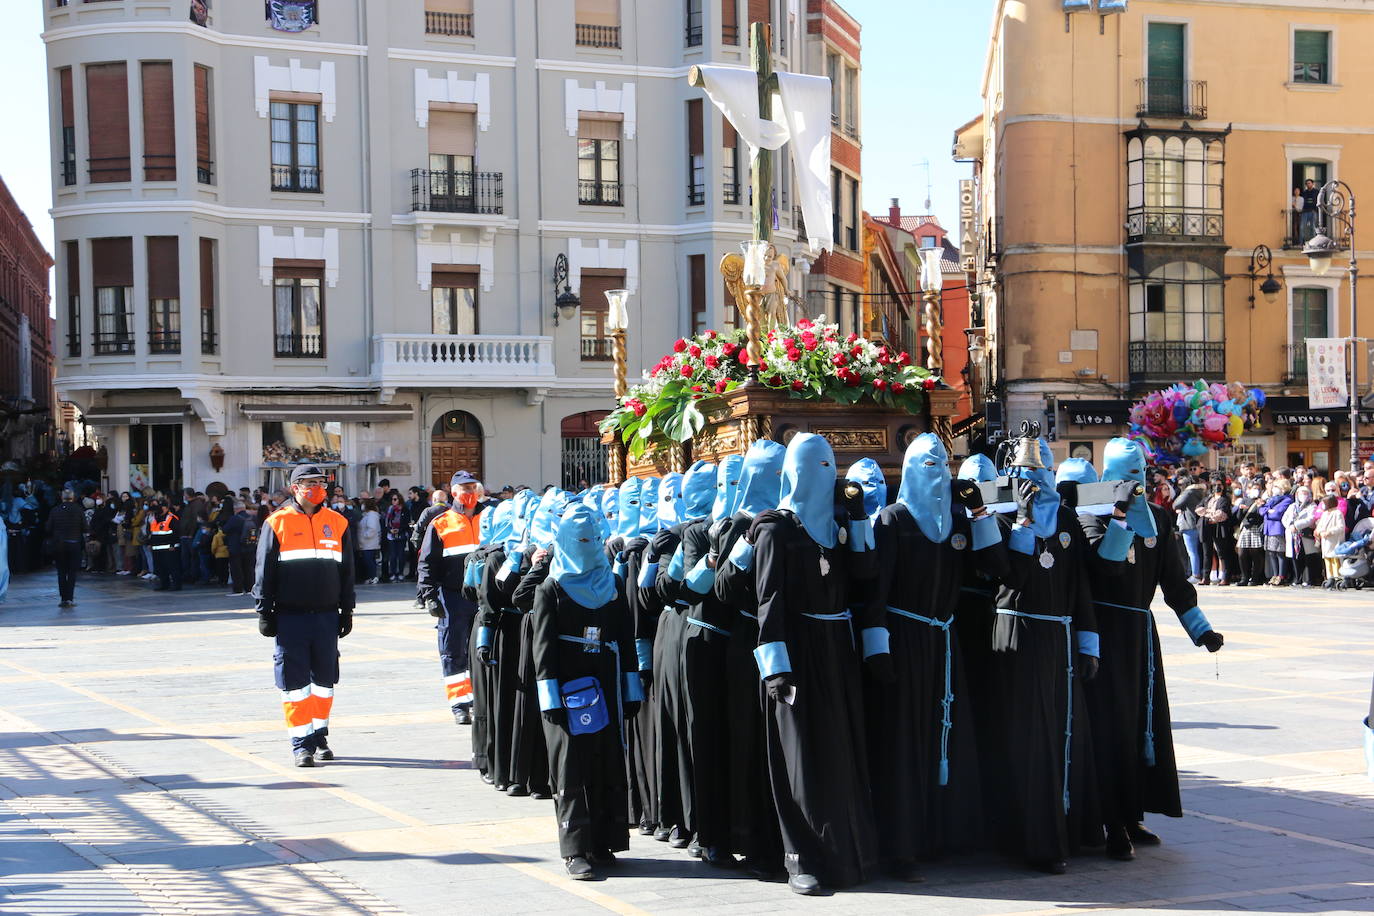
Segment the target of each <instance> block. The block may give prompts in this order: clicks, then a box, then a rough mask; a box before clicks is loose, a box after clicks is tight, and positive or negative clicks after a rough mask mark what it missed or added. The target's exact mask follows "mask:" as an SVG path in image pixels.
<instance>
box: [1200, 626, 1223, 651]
mask: <svg viewBox="0 0 1374 916" xmlns="http://www.w3.org/2000/svg"><path fill="white" fill-rule="evenodd" d="M1202 644H1203V645H1204V646H1206V647H1207V651H1208V652H1216V651H1217V650H1218V649H1220V648H1221V647H1222V646H1224V645H1226V640H1225V639H1223V638H1222V636H1221V634H1220V633H1218V632H1217V631H1216V630H1208V631H1207V632H1206V633H1203V634H1202Z"/></svg>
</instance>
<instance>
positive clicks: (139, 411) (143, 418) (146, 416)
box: [82, 404, 191, 426]
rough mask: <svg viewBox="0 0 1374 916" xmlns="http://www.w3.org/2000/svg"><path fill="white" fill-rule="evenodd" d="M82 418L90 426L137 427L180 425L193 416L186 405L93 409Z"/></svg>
mask: <svg viewBox="0 0 1374 916" xmlns="http://www.w3.org/2000/svg"><path fill="white" fill-rule="evenodd" d="M82 416H83V417H84V418H85V420H86V423H87V425H89V426H137V425H139V424H141V423H180V422H182V421H183V420H186V419H187V418H188V417H190V416H191V409H190V408H189V407H187V406H186V405H185V404H158V405H153V406H151V407H92V408H91V409H90V410H88V411H86V412H85V413H83V414H82Z"/></svg>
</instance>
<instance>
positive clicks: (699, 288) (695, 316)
mask: <svg viewBox="0 0 1374 916" xmlns="http://www.w3.org/2000/svg"><path fill="white" fill-rule="evenodd" d="M687 273H688V276H689V278H690V283H691V302H692V331H693V332H697V331H701V330H705V328H706V255H704V254H693V255H688V256H687Z"/></svg>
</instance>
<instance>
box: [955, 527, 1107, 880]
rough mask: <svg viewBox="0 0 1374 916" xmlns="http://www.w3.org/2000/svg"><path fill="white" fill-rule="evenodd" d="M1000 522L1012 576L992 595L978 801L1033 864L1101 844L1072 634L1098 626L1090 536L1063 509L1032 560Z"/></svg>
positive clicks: (1011, 847)
mask: <svg viewBox="0 0 1374 916" xmlns="http://www.w3.org/2000/svg"><path fill="white" fill-rule="evenodd" d="M999 521H1001V523H1002V525H1003V532H1002V537H1003V541H1004V542H1006V544H1007V547H1008V549H1007V553H1006V556H1007V561H1008V571H1007V573H1006V574H1005V575H1003V576H1002V577H1001V585H1000V587H999V588H998V591H997V598H996V607H997V609H998V610H997V616H996V618H995V620H994V621H993V627H992V648H993V653H994V658H993V661H992V667H991V671H990V674H991V681H992V683H991V687H990V690H989V704H988V708H987V709H986V710H984V711H983V712H982V713H980V716H981V715H984V714H986V715H987V716H989V717H990V720H991V723H990V732H991V734H993V735H994V736H995V747H994V748H993V752H992V754H991V756H990V759H985V760H984V761H982V762H983V764H984V765H985V766H988V767H990V768H991V769H992V772H991V775H990V777H989V778H988V780H986V782H985V786H987V787H989V788H990V789H991V791H992V793H993V794H992V797H988V798H985V799H984V802H985V804H986V805H987V806H988V810H989V813H990V815H991V817H992V820H993V823H994V827H995V829H996V831H997V835H998V836H999V838H1000V842H1001V845H1002V847H1003V849H1004V850H1005V851H1007V852H1008V853H1011V854H1015V855H1021V856H1023V857H1025V858H1026V859H1027V860H1028V861H1031V862H1037V863H1038V862H1047V861H1055V860H1062V859H1065V858H1067V857H1068V855H1069V854H1070V853H1071V852H1073V851H1075V850H1077V849H1078V848H1080V847H1082V846H1100V845H1102V842H1103V834H1102V818H1101V809H1100V807H1099V804H1098V795H1097V778H1096V773H1095V765H1094V760H1093V754H1092V734H1091V726H1090V723H1089V721H1088V715H1087V703H1086V697H1085V696H1084V689H1083V687H1084V684H1085V682H1084V680H1083V679H1082V677H1081V676H1080V672H1079V670H1078V669H1079V665H1078V640H1077V634H1078V633H1079V632H1084V633H1091V632H1096V629H1097V627H1096V623H1095V619H1094V615H1093V604H1092V597H1091V594H1090V592H1089V590H1088V570H1087V560H1088V557H1087V552H1088V545H1087V539H1086V538H1085V537H1084V535H1083V529H1082V527H1081V526H1080V525H1079V524H1078V520H1077V518H1076V517H1075V515H1074V513H1073V512H1072V511H1071V510H1069V509H1067V508H1065V507H1062V506H1061V507H1060V510H1059V516H1058V525H1057V529H1056V534H1055V535H1054V536H1053V537H1049V538H1043V539H1042V538H1039V537H1036V538H1034V542H1033V548H1032V550H1031V553H1030V554H1025V553H1022V552H1020V551H1018V550H1017V549H1016V546H1017V540H1015V539H1014V538H1013V534H1012V529H1013V527H1014V525H1013V523H1012V520H1011V519H1010V518H1008V517H1006V516H1003V517H1001V518H1000V519H999ZM1046 555H1047V556H1048V559H1047V560H1046V561H1045V562H1049V563H1050V564H1051V565H1049V566H1048V568H1047V567H1046V565H1044V562H1042V557H1045V556H1046ZM1009 610H1010V611H1016V612H1018V613H1022V614H1035V615H1039V616H1048V617H1054V618H1068V619H1069V621H1070V623H1069V625H1068V626H1066V625H1065V624H1063V623H1061V622H1059V621H1058V620H1036V619H1030V618H1026V617H1021V616H1016V615H1014V614H1009V613H1007V611H1009ZM1070 672H1072V677H1070ZM1068 730H1071V733H1072V734H1071V740H1070V741H1068V747H1067V750H1068V760H1067V761H1066V760H1065V751H1066V735H1065V732H1066V731H1068ZM1066 774H1067V796H1068V798H1067V801H1068V804H1067V806H1066V804H1065V794H1066ZM1066 808H1067V810H1066Z"/></svg>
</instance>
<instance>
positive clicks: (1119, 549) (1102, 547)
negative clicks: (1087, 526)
mask: <svg viewBox="0 0 1374 916" xmlns="http://www.w3.org/2000/svg"><path fill="white" fill-rule="evenodd" d="M1133 543H1135V532H1134V531H1132V530H1131V529H1130V528H1128V527H1127V526H1126V523H1125V522H1124V521H1122V520H1121V519H1119V518H1114V519H1112V520H1111V522H1109V523H1108V524H1107V533H1106V534H1104V535H1102V540H1101V541H1098V543H1097V555H1098V556H1099V557H1101V558H1102V559H1104V560H1110V561H1111V562H1113V563H1120V562H1121V561H1122V560H1124V559H1126V552H1127V551H1128V550H1130V549H1131V544H1133Z"/></svg>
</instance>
